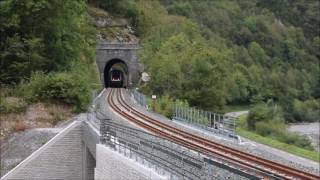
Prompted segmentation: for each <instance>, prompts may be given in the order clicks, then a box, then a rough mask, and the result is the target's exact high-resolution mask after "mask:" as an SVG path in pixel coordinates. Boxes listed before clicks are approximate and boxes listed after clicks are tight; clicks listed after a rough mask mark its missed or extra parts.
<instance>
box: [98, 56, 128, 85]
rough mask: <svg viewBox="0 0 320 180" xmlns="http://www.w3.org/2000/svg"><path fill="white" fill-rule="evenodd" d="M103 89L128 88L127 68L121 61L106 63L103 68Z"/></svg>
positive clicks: (113, 60)
mask: <svg viewBox="0 0 320 180" xmlns="http://www.w3.org/2000/svg"><path fill="white" fill-rule="evenodd" d="M104 86H105V88H108V87H111V88H126V87H127V86H128V67H127V65H126V63H125V62H124V61H122V60H121V59H112V60H110V61H108V63H107V64H106V66H105V68H104Z"/></svg>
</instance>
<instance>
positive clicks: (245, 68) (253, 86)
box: [96, 0, 320, 122]
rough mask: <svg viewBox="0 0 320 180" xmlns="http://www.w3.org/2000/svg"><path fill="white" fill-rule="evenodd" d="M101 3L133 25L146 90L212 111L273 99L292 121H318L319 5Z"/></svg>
mask: <svg viewBox="0 0 320 180" xmlns="http://www.w3.org/2000/svg"><path fill="white" fill-rule="evenodd" d="M96 2H100V5H101V7H103V8H106V9H107V10H110V11H112V12H114V13H116V14H118V15H122V16H126V17H129V18H130V19H131V23H132V24H133V25H134V26H135V28H136V32H137V35H139V36H140V38H141V44H142V47H143V48H141V52H140V58H141V60H142V61H143V63H144V64H145V67H146V71H147V72H149V73H150V75H151V81H150V83H148V84H146V85H144V87H143V88H144V90H145V92H147V93H150V94H151V93H155V94H158V95H165V94H168V95H170V96H171V97H172V98H174V99H186V100H188V102H189V103H190V105H192V106H199V107H202V108H204V109H211V110H215V111H219V110H222V109H223V108H224V106H225V105H241V104H244V105H247V104H252V103H260V102H267V101H269V100H272V101H274V102H275V103H277V104H279V105H280V106H281V107H282V109H283V116H284V117H285V120H286V121H288V122H297V121H316V120H318V119H319V117H320V115H319V114H320V112H319V110H318V108H317V107H319V98H320V91H319V90H320V84H319V82H320V78H319V74H320V66H319V58H320V54H319V45H320V44H319V43H320V41H319V40H320V38H319V28H318V27H319V22H320V19H319V17H320V16H319V11H317V9H318V8H319V6H320V4H319V2H318V1H315V0H314V1H305V0H301V1H281V3H282V4H279V2H277V3H269V1H264V0H253V1H252V0H244V1H238V0H231V1H193V0H173V1H172V0H159V1H142V0H135V1H129V0H120V1H115V0H97V1H96ZM106 2H107V3H106ZM98 4H99V3H98ZM296 17H297V18H296ZM298 22H300V23H298ZM310 29H312V30H310Z"/></svg>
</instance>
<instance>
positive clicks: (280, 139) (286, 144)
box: [236, 115, 320, 162]
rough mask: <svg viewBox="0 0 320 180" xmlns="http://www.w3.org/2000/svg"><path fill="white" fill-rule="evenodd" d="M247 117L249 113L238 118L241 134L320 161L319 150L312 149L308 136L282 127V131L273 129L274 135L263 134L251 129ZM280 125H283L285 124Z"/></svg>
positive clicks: (238, 129) (238, 127) (238, 132)
mask: <svg viewBox="0 0 320 180" xmlns="http://www.w3.org/2000/svg"><path fill="white" fill-rule="evenodd" d="M247 119H248V116H247V115H242V116H240V117H239V118H238V119H237V129H236V132H237V134H239V135H240V136H242V137H245V138H247V139H250V140H253V141H256V142H258V143H261V144H265V145H268V146H271V147H274V148H277V149H280V150H283V151H286V152H289V153H292V154H295V155H298V156H301V157H305V158H308V159H311V160H314V161H316V162H319V160H320V155H319V152H317V151H314V150H312V146H311V144H310V141H309V140H308V139H307V138H303V137H300V136H297V135H295V134H289V133H287V132H286V131H285V130H284V129H282V132H280V133H279V132H273V131H272V130H271V132H272V133H273V135H267V136H266V135H262V134H261V132H259V130H256V131H252V130H249V128H248V124H247ZM275 126H277V124H276V125H273V127H275ZM280 126H282V127H283V125H280ZM277 133H278V134H277ZM289 139H290V140H289ZM306 147H307V148H306Z"/></svg>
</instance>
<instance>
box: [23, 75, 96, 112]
mask: <svg viewBox="0 0 320 180" xmlns="http://www.w3.org/2000/svg"><path fill="white" fill-rule="evenodd" d="M79 73H80V72H79ZM81 74H82V73H81ZM90 90H91V87H90V82H89V81H87V80H86V77H85V76H81V75H78V74H76V72H71V73H70V72H69V73H68V72H55V73H49V74H44V73H42V72H37V73H34V74H32V76H31V79H30V82H29V83H24V84H22V85H20V88H19V94H21V95H23V96H24V97H25V98H26V99H27V100H28V101H31V102H34V101H38V100H45V101H52V100H53V101H59V102H63V103H66V104H70V105H73V106H74V107H75V108H74V110H75V111H81V110H85V108H86V106H87V104H88V103H89V100H90Z"/></svg>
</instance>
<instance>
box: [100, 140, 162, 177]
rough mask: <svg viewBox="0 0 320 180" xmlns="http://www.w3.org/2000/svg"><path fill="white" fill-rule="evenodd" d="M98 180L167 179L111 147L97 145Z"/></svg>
mask: <svg viewBox="0 0 320 180" xmlns="http://www.w3.org/2000/svg"><path fill="white" fill-rule="evenodd" d="M96 149H97V151H96V156H97V159H98V161H97V164H96V169H95V179H96V180H106V179H110V180H113V179H130V180H132V179H166V177H163V176H160V175H159V174H157V173H156V172H155V171H153V170H152V169H149V168H147V167H145V166H143V165H141V164H139V163H137V162H135V161H134V160H132V159H129V158H127V157H125V156H123V155H122V154H119V153H118V152H115V151H113V150H112V149H110V148H109V147H106V146H105V145H102V144H97V147H96Z"/></svg>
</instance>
